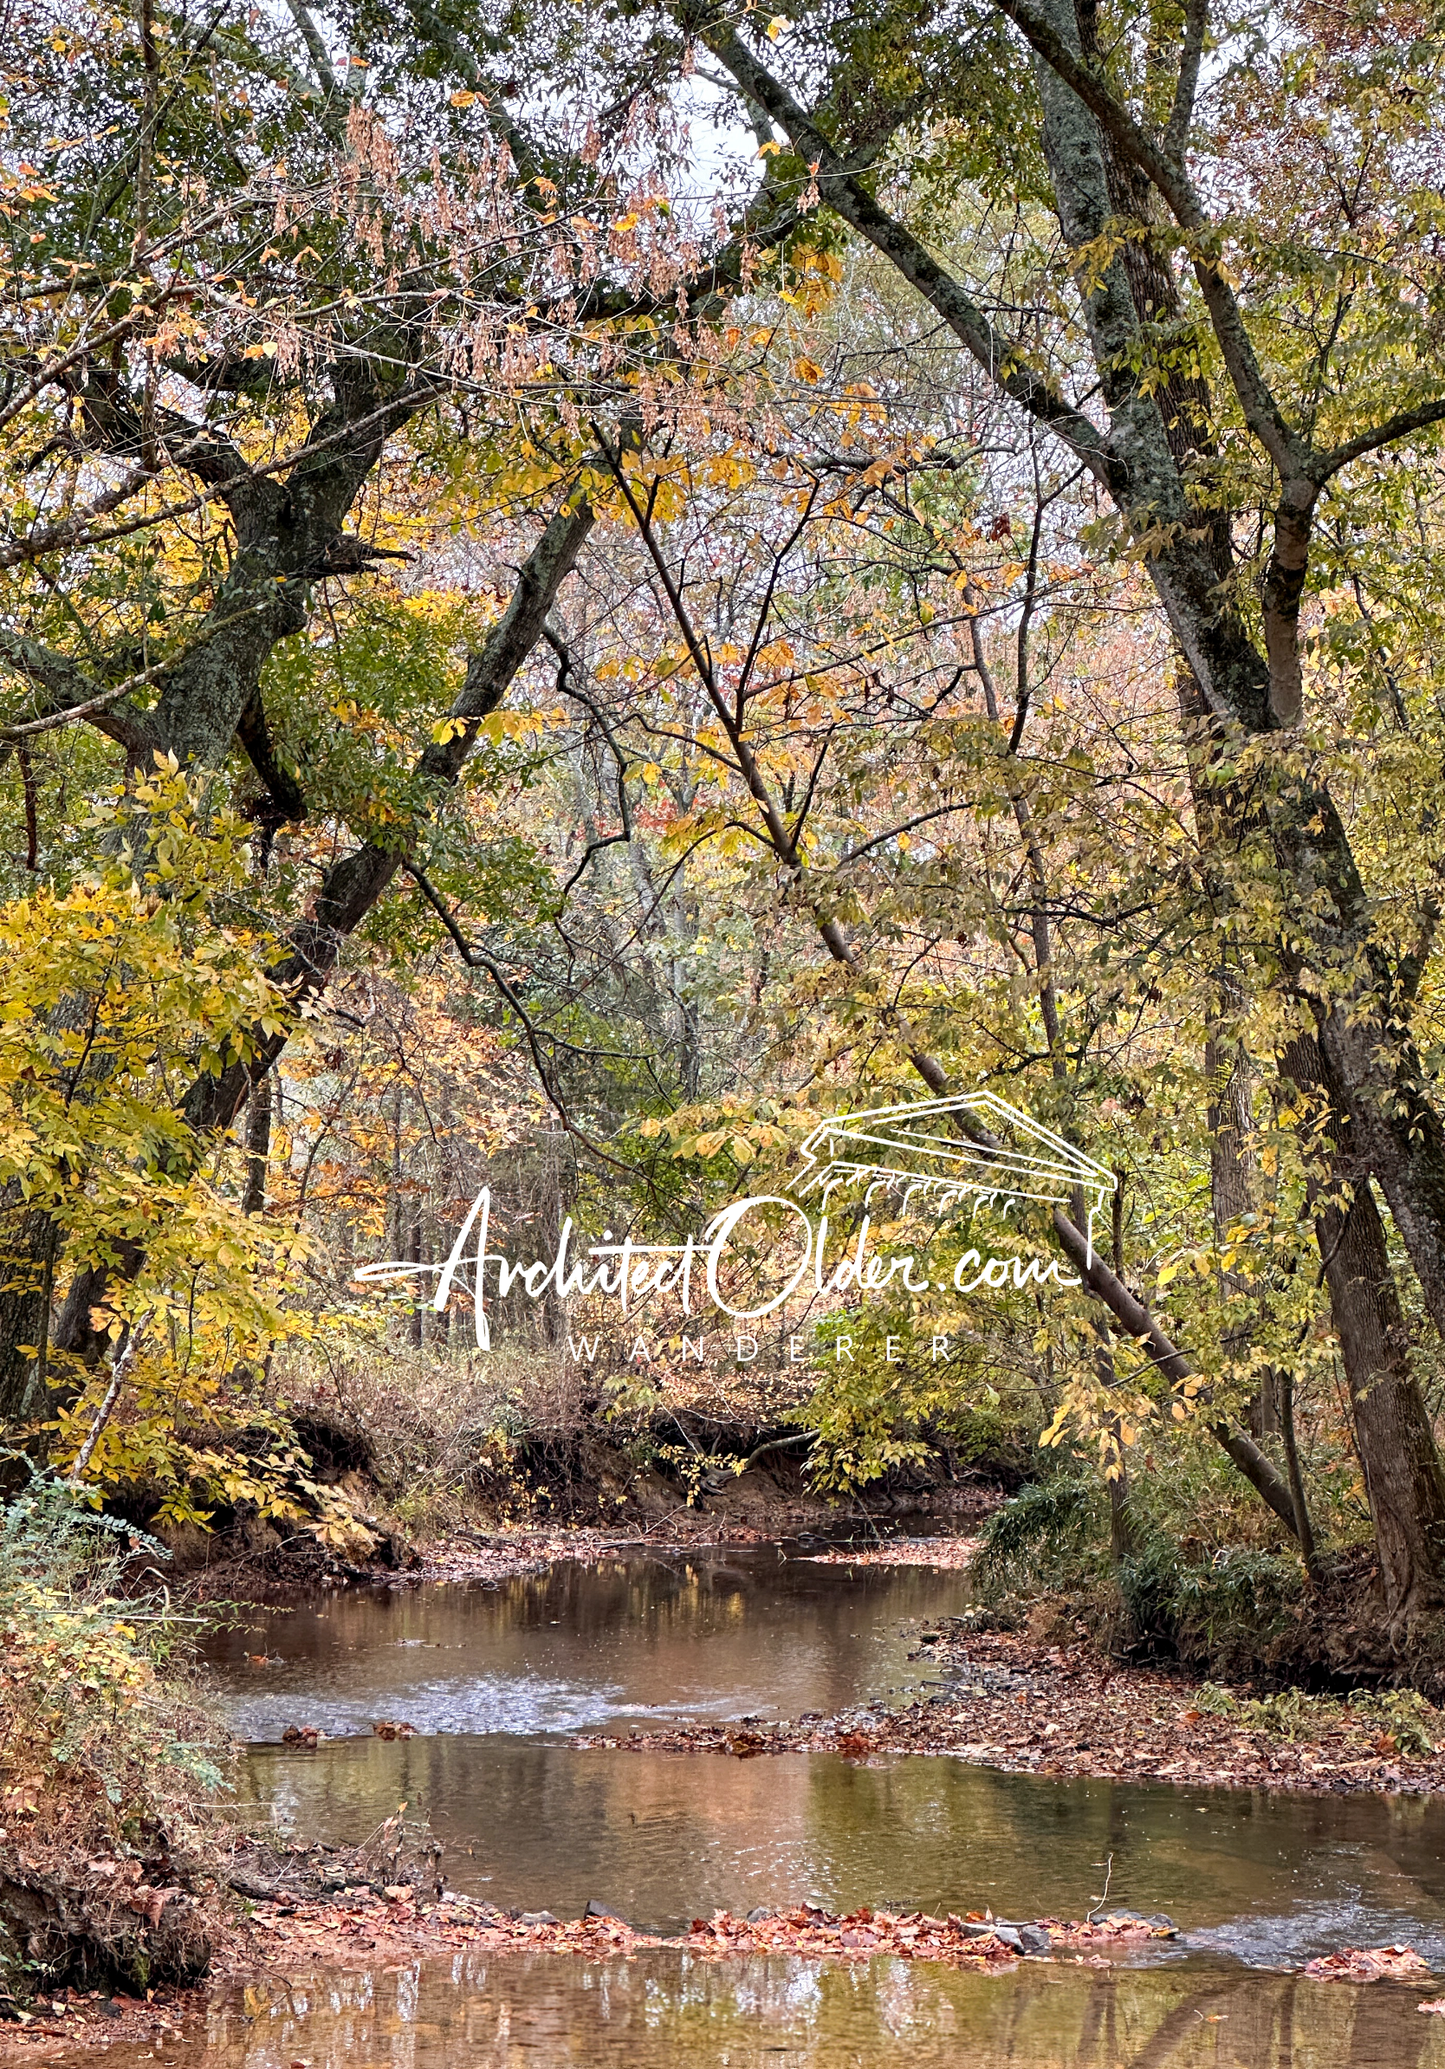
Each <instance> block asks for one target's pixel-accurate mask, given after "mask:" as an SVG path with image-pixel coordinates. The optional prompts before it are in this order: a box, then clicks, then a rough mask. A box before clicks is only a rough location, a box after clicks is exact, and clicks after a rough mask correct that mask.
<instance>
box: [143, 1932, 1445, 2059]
mask: <svg viewBox="0 0 1445 2069" xmlns="http://www.w3.org/2000/svg"><path fill="white" fill-rule="evenodd" d="M1418 1995H1419V1993H1418V1992H1417V1991H1411V1990H1402V1989H1399V1988H1398V1987H1392V1986H1388V1985H1383V1984H1375V1985H1372V1986H1370V1987H1369V1988H1365V1989H1358V1988H1350V1987H1347V1986H1345V1985H1341V1984H1332V1983H1323V1984H1314V1983H1310V1982H1307V1981H1304V1980H1302V1979H1301V1978H1298V1977H1294V1976H1277V1975H1267V1974H1261V1973H1260V1972H1258V1971H1250V1970H1243V1969H1223V1968H1219V1967H1204V1966H1200V1965H1192V1964H1191V1965H1189V1966H1186V1967H1175V1968H1172V1969H1164V1970H1160V1969H1153V1970H1138V1969H1136V1970H1128V1969H1124V1970H1114V1971H1110V1970H1100V1969H1092V1968H1080V1967H1055V1966H1052V1965H1049V1964H1032V1963H1030V1964H1026V1965H1025V1966H1023V1967H1022V1968H1020V1969H1018V1970H1016V1971H1014V1972H1013V1973H1012V1974H1010V1975H1005V1976H978V1975H969V1974H960V1973H957V1972H954V1971H951V1970H947V1969H940V1968H936V1967H932V1966H930V1965H928V1964H926V1963H922V1962H920V1963H918V1964H916V1965H915V1964H912V1963H908V1962H900V1961H895V1960H891V1959H882V1960H877V1961H874V1962H872V1963H870V1964H869V1965H868V1966H867V1967H861V1968H844V1967H841V1966H840V1967H822V1966H819V1965H816V1964H811V1963H807V1962H802V1961H798V1960H794V1959H789V1958H783V1957H769V1958H766V1959H754V1960H750V1961H748V1962H745V1963H738V1964H729V1965H725V1966H724V1965H713V1964H708V1963H702V1962H698V1961H696V1960H693V1959H691V1958H689V1957H686V1956H679V1955H675V1954H663V1953H651V1954H642V1955H638V1956H637V1957H636V1958H634V1959H632V1960H630V1961H629V1960H622V1959H618V1960H614V1961H608V1962H599V1963H583V1962H580V1961H575V1960H570V1961H569V1960H567V1959H566V1958H565V1957H558V1956H555V1955H550V1956H549V1955H538V1956H532V1957H525V1956H524V1957H518V1956H511V1957H508V1958H506V1959H502V1960H498V1959H496V1958H495V1957H481V1956H472V1957H468V1956H460V1957H458V1959H457V1960H456V1961H455V1962H454V1963H450V1964H447V1965H439V1966H436V1967H430V1966H422V1965H420V1964H417V1965H415V1966H412V1967H406V1968H402V1969H399V1970H386V1971H382V1972H360V1973H352V1974H343V1975H334V1974H332V1975H324V1976H319V1977H316V1978H314V1979H308V1980H305V1981H293V1982H292V1983H291V1985H290V1986H289V1989H288V1988H284V1987H281V1986H279V1985H271V1986H263V1987H261V1988H259V1989H253V1990H248V1991H246V1992H245V1993H237V1994H234V1995H232V1996H230V1997H228V1998H226V1999H224V2000H222V2001H221V2002H220V2003H219V2004H218V2005H217V2006H216V2007H215V2008H214V2009H213V2011H212V2014H211V2016H210V2019H209V2021H208V2022H207V2028H206V2031H205V2034H204V2035H202V2033H201V2032H200V2031H193V2032H190V2033H187V2034H186V2035H185V2036H184V2037H183V2039H182V2040H180V2041H179V2042H176V2043H173V2044H172V2045H170V2046H164V2045H162V2046H158V2047H157V2049H156V2050H155V2055H152V2054H151V2053H149V2051H141V2050H138V2049H129V2048H127V2049H121V2048H116V2049H113V2050H108V2051H107V2054H106V2061H107V2063H108V2064H109V2065H110V2069H139V2064H140V2063H141V2062H142V2061H147V2062H149V2061H154V2059H155V2057H156V2056H159V2057H160V2059H161V2061H162V2062H163V2063H166V2062H173V2063H176V2064H177V2065H179V2064H182V2063H184V2064H186V2065H187V2069H191V2065H195V2069H294V2065H296V2064H297V2063H302V2064H304V2065H305V2069H343V2065H344V2069H382V2065H387V2069H462V2065H463V2064H465V2065H466V2069H529V2065H531V2069H572V2065H576V2069H723V2065H726V2069H859V2065H866V2069H1445V2031H1442V2026H1445V2022H1442V2021H1441V2020H1439V2019H1433V2018H1422V2017H1421V2016H1420V2014H1419V2013H1418V2012H1417V2011H1416V2009H1415V2006H1416V2003H1417V2001H1418Z"/></svg>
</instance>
